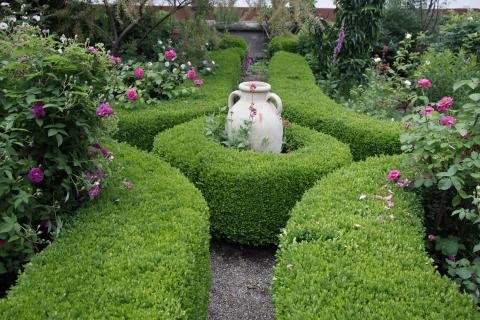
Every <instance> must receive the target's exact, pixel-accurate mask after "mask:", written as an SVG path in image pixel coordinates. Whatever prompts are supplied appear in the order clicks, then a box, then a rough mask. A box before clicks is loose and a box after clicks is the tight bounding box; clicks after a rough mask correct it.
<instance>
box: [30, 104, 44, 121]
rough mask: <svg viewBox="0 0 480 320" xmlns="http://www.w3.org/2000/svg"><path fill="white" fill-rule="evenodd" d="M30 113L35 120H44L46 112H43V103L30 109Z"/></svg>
mask: <svg viewBox="0 0 480 320" xmlns="http://www.w3.org/2000/svg"><path fill="white" fill-rule="evenodd" d="M32 113H33V116H34V117H35V118H44V117H45V116H46V115H47V111H46V110H45V106H44V105H43V103H40V102H38V103H36V104H35V105H34V106H33V107H32Z"/></svg>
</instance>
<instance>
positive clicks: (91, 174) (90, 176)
mask: <svg viewBox="0 0 480 320" xmlns="http://www.w3.org/2000/svg"><path fill="white" fill-rule="evenodd" d="M85 176H86V177H87V179H88V183H93V181H94V180H95V176H94V175H93V173H91V172H85Z"/></svg>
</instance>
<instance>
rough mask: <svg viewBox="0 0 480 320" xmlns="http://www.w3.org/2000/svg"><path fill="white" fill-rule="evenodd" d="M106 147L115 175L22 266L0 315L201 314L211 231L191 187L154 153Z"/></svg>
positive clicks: (131, 316)
mask: <svg viewBox="0 0 480 320" xmlns="http://www.w3.org/2000/svg"><path fill="white" fill-rule="evenodd" d="M112 151H113V152H114V154H115V162H116V163H119V166H121V167H123V168H124V169H123V170H120V171H119V172H120V173H119V174H121V177H120V176H119V177H116V178H111V179H110V180H109V182H108V183H109V188H108V189H106V190H104V191H102V192H103V194H102V195H101V197H100V198H99V199H97V200H95V201H94V202H93V203H92V204H91V205H89V206H88V207H85V208H82V209H80V210H79V212H78V215H77V217H76V218H75V220H74V221H73V222H72V223H71V224H69V225H68V226H67V227H66V228H65V229H64V230H62V234H61V237H60V238H59V239H57V240H55V241H54V242H53V244H51V245H50V246H49V247H48V248H46V249H45V250H44V251H42V252H41V253H39V254H38V255H37V256H35V257H34V258H33V259H32V261H31V263H29V264H28V265H27V266H26V269H25V272H24V273H23V274H22V275H21V276H20V277H19V279H18V284H17V285H16V286H15V287H14V288H13V289H12V290H11V291H10V292H9V293H8V295H7V298H5V299H3V300H0V318H1V319H9V320H11V319H78V318H82V319H193V320H197V319H205V318H206V315H207V307H208V294H209V286H210V262H209V238H210V236H209V226H208V208H207V205H206V203H205V201H204V200H203V198H202V196H201V194H200V192H199V191H198V190H197V189H196V188H195V187H194V186H193V185H192V184H191V183H190V182H189V181H188V180H187V179H186V178H185V177H184V176H183V175H182V174H181V173H180V172H178V170H176V169H174V168H172V167H170V166H169V165H168V164H166V163H165V162H163V161H160V160H159V159H158V158H157V157H155V156H153V155H149V154H146V153H143V152H139V151H138V150H136V149H135V148H132V147H129V146H127V145H125V144H122V145H120V147H119V148H117V150H115V148H113V149H112ZM122 179H130V180H131V181H132V182H133V187H132V188H131V189H129V190H128V189H125V188H123V187H121V186H122Z"/></svg>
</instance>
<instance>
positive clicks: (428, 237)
mask: <svg viewBox="0 0 480 320" xmlns="http://www.w3.org/2000/svg"><path fill="white" fill-rule="evenodd" d="M427 240H428V241H430V242H431V241H433V240H435V236H434V235H433V234H429V235H428V236H427Z"/></svg>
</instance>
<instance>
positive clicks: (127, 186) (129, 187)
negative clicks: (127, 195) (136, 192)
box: [123, 180, 133, 189]
mask: <svg viewBox="0 0 480 320" xmlns="http://www.w3.org/2000/svg"><path fill="white" fill-rule="evenodd" d="M132 185H133V184H132V181H130V180H125V181H123V186H124V187H125V189H131V188H132Z"/></svg>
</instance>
